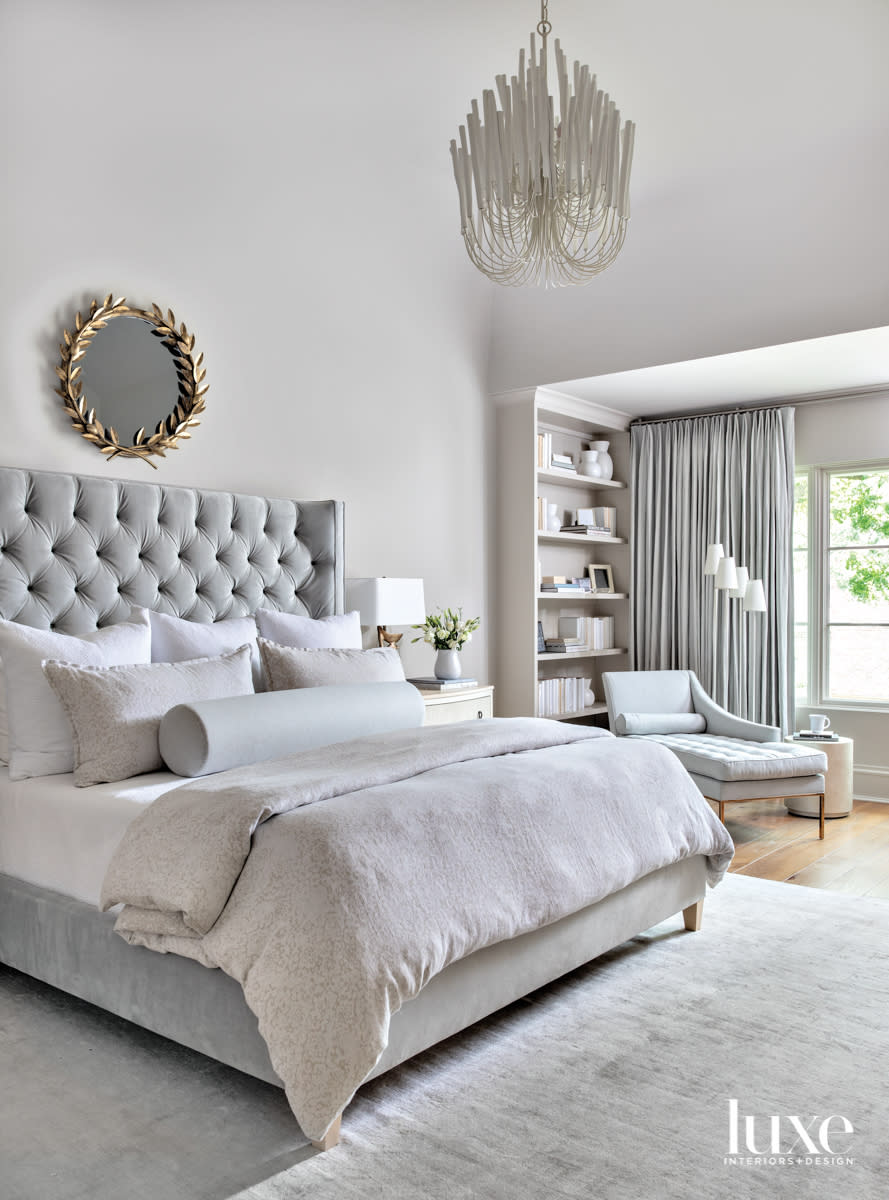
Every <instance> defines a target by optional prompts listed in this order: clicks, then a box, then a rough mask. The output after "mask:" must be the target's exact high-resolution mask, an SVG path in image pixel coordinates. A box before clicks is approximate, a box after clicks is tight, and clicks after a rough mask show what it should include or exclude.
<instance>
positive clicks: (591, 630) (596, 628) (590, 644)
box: [559, 617, 614, 650]
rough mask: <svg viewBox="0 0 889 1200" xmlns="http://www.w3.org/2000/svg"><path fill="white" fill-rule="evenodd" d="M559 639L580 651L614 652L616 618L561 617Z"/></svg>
mask: <svg viewBox="0 0 889 1200" xmlns="http://www.w3.org/2000/svg"><path fill="white" fill-rule="evenodd" d="M559 637H560V638H561V639H562V640H563V641H564V642H565V644H566V645H568V644H570V645H571V646H572V647H573V648H574V649H580V650H613V649H614V617H559Z"/></svg>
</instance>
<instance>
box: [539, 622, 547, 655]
mask: <svg viewBox="0 0 889 1200" xmlns="http://www.w3.org/2000/svg"><path fill="white" fill-rule="evenodd" d="M544 650H546V638H545V637H544V636H543V622H542V621H538V622H537V653H538V654H543V652H544Z"/></svg>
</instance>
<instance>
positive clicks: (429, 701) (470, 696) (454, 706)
mask: <svg viewBox="0 0 889 1200" xmlns="http://www.w3.org/2000/svg"><path fill="white" fill-rule="evenodd" d="M417 691H418V692H419V693H420V695H421V696H422V697H423V703H424V704H425V705H426V720H425V722H424V723H425V724H426V725H450V724H451V723H452V722H454V721H472V720H474V719H479V720H481V718H482V717H493V715H494V688H493V687H491V686H488V687H467V688H450V689H446V690H444V691H437V690H436V691H426V690H425V689H424V688H418V689H417Z"/></svg>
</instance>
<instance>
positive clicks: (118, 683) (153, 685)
mask: <svg viewBox="0 0 889 1200" xmlns="http://www.w3.org/2000/svg"><path fill="white" fill-rule="evenodd" d="M43 670H44V672H45V673H46V677H47V679H48V680H49V682H50V684H51V686H52V687H53V689H54V690H55V692H56V694H57V695H58V697H59V699H60V700H61V702H62V704H63V705H64V707H65V711H66V712H67V713H68V716H69V718H70V720H71V724H72V725H73V727H74V757H75V764H74V783H75V785H76V786H77V787H89V785H90V784H93V783H114V782H115V781H117V780H118V779H129V778H131V776H133V775H144V774H145V773H146V772H147V771H160V770H161V769H162V768H163V761H162V759H161V752H160V747H159V745H158V730H159V729H160V723H161V719H162V718H163V716H164V714H165V713H167V712H168V711H169V710H170V709H171V708H173V707H174V706H175V705H177V704H187V703H189V702H190V701H193V700H215V699H219V698H221V697H223V696H244V695H247V694H249V693H251V692H252V691H253V677H252V673H251V669H250V647H249V646H241V647H239V648H238V649H237V650H234V651H232V653H231V654H223V655H221V656H220V657H218V658H195V659H191V660H189V661H187V662H178V663H145V664H139V665H136V666H131V667H73V666H71V665H70V664H69V663H63V662H52V661H48V662H45V663H44V664H43Z"/></svg>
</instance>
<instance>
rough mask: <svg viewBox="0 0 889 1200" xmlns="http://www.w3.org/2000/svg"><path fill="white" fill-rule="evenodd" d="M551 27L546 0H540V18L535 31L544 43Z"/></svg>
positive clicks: (550, 31)
mask: <svg viewBox="0 0 889 1200" xmlns="http://www.w3.org/2000/svg"><path fill="white" fill-rule="evenodd" d="M552 31H553V27H552V25H551V24H550V19H549V3H548V0H540V20H539V21H538V22H537V32H538V33H539V34H540V36H541V37H542V38H543V42H544V45H545V44H546V39H547V38H548V37H549V35H550V34H551V33H552Z"/></svg>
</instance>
